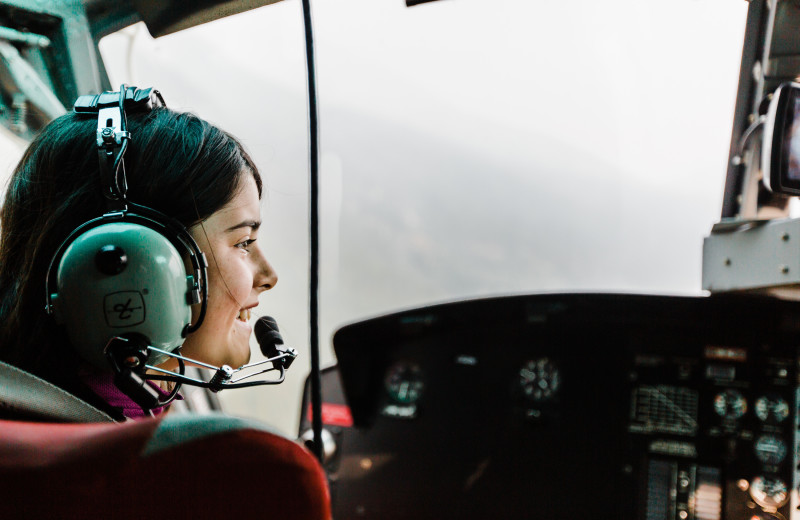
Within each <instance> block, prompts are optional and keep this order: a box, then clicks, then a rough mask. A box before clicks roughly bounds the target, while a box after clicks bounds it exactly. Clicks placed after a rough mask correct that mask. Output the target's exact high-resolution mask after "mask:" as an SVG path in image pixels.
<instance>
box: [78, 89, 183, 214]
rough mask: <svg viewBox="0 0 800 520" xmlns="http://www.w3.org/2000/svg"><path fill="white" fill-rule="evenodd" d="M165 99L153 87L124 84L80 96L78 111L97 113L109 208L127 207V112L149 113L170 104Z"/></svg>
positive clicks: (103, 175) (102, 168) (98, 138)
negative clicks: (125, 156) (112, 90)
mask: <svg viewBox="0 0 800 520" xmlns="http://www.w3.org/2000/svg"><path fill="white" fill-rule="evenodd" d="M166 106H167V105H166V103H165V102H164V98H163V97H162V96H161V93H160V92H159V91H158V90H155V89H153V88H147V89H137V88H136V87H128V86H127V85H125V84H123V85H121V86H120V88H119V92H103V93H102V94H97V95H86V96H80V97H79V98H78V99H77V100H76V101H75V105H74V106H73V110H74V112H75V113H76V114H80V115H89V116H94V115H95V114H97V156H98V160H99V162H100V182H101V183H102V184H101V185H102V187H103V196H104V197H105V198H106V200H107V201H108V209H109V211H115V210H116V211H119V210H122V211H124V210H125V209H126V202H127V191H128V181H127V179H126V177H125V164H124V162H123V157H124V155H125V150H126V149H127V147H128V140H129V139H130V137H131V136H130V132H128V122H127V119H126V117H125V114H126V112H149V111H150V110H152V109H153V108H156V107H166Z"/></svg>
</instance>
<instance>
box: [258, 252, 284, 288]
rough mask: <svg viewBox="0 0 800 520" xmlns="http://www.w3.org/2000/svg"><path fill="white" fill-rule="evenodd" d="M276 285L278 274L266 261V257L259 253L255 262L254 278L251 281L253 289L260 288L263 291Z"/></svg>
mask: <svg viewBox="0 0 800 520" xmlns="http://www.w3.org/2000/svg"><path fill="white" fill-rule="evenodd" d="M277 283H278V273H276V272H275V269H274V268H273V267H272V265H271V264H270V263H269V261H268V260H267V257H266V256H265V255H264V254H263V253H261V252H259V255H258V260H257V262H256V276H255V277H254V279H253V287H255V288H261V289H263V290H265V291H267V290H269V289H272V288H273V287H275V284H277Z"/></svg>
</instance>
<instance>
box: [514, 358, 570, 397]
mask: <svg viewBox="0 0 800 520" xmlns="http://www.w3.org/2000/svg"><path fill="white" fill-rule="evenodd" d="M519 385H520V388H521V390H522V394H523V395H524V396H525V397H526V398H528V399H530V400H531V401H545V400H547V399H550V398H552V397H553V396H554V395H555V394H556V393H557V392H558V389H559V387H560V386H561V374H560V373H559V370H558V366H557V365H556V364H555V363H554V362H553V361H551V360H550V359H549V358H546V357H543V358H539V359H532V360H529V361H526V362H525V363H524V364H523V365H522V368H520V370H519Z"/></svg>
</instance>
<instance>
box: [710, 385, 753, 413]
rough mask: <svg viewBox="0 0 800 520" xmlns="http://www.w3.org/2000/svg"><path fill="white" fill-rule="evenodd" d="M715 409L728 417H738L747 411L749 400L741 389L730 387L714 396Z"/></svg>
mask: <svg viewBox="0 0 800 520" xmlns="http://www.w3.org/2000/svg"><path fill="white" fill-rule="evenodd" d="M714 411H715V412H717V414H718V415H720V416H722V417H725V418H726V419H738V418H740V417H741V416H743V415H744V414H745V413H746V412H747V400H746V399H745V398H744V396H743V395H742V394H741V393H739V391H737V390H732V389H728V390H725V391H724V392H720V393H718V394H717V395H716V397H714Z"/></svg>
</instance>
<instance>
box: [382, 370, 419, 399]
mask: <svg viewBox="0 0 800 520" xmlns="http://www.w3.org/2000/svg"><path fill="white" fill-rule="evenodd" d="M384 382H385V384H386V391H387V392H389V397H391V398H392V399H393V400H394V401H396V402H398V403H400V404H411V403H413V402H415V401H416V400H417V399H419V397H420V395H422V389H423V387H424V386H425V384H424V383H423V382H422V370H420V368H419V367H418V366H417V365H415V364H413V363H406V362H402V361H401V362H399V363H395V364H394V365H392V366H391V367H390V368H389V371H388V372H387V374H386V379H385V380H384Z"/></svg>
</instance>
